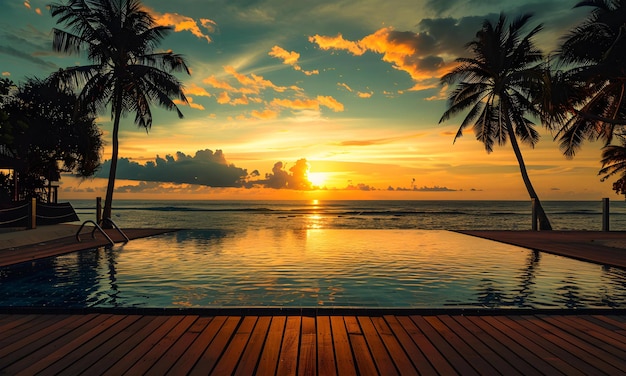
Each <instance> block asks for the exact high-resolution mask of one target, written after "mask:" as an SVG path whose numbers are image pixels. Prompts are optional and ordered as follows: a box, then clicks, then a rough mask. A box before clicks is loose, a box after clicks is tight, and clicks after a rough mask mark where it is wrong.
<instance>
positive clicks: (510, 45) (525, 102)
mask: <svg viewBox="0 0 626 376" xmlns="http://www.w3.org/2000/svg"><path fill="white" fill-rule="evenodd" d="M530 17H531V16H530V15H529V14H526V15H523V16H521V17H519V18H517V19H516V20H514V21H513V22H511V23H510V24H509V25H508V27H507V20H506V17H505V16H504V15H500V18H499V19H498V22H497V23H496V24H495V25H494V24H492V23H491V22H490V21H488V20H485V21H484V23H483V26H482V28H481V29H480V30H479V31H478V33H476V38H475V39H474V40H473V41H471V42H470V43H468V47H469V49H470V51H471V52H472V53H473V57H463V58H458V59H457V62H458V63H459V65H458V66H457V67H456V68H455V69H453V70H452V71H451V72H450V73H448V74H446V75H445V76H443V77H442V78H441V82H442V83H443V84H446V85H452V84H455V83H458V84H457V86H456V88H455V89H454V90H452V92H451V93H450V95H449V97H448V109H447V110H446V111H445V112H444V114H443V115H442V117H441V120H440V121H439V122H440V123H441V122H443V121H446V120H448V119H450V118H451V117H452V116H455V115H458V114H459V113H462V112H465V111H467V110H468V109H469V111H468V112H467V113H466V116H465V119H464V120H463V122H462V123H461V126H460V127H459V130H458V131H457V134H456V136H455V138H454V140H455V141H456V139H457V138H459V137H461V136H462V135H463V130H464V129H465V128H467V127H469V126H470V125H471V126H472V127H473V130H474V134H475V135H476V139H477V140H478V141H480V142H482V143H483V144H484V145H485V149H486V150H487V152H488V153H490V152H492V151H493V145H494V143H497V144H498V145H505V144H506V142H507V140H509V141H510V142H511V146H512V148H513V152H514V153H515V157H516V158H517V162H518V164H519V168H520V172H521V175H522V179H523V180H524V184H525V185H526V189H527V190H528V194H529V195H530V197H531V198H533V199H535V200H536V203H537V207H538V210H537V212H538V218H539V224H540V229H542V230H551V229H552V226H551V225H550V221H549V220H548V217H547V215H546V214H545V212H544V210H543V207H542V206H541V203H540V201H539V197H538V196H537V193H536V192H535V189H534V187H533V185H532V183H531V181H530V177H529V176H528V172H527V170H526V164H525V163H524V159H523V157H522V153H521V150H520V147H519V144H518V141H517V137H519V138H520V140H521V141H522V142H524V143H526V144H528V145H530V146H531V147H534V145H535V144H536V143H537V141H538V140H539V134H538V132H537V131H536V130H535V128H534V124H533V122H531V121H530V120H529V119H528V118H527V117H526V114H530V115H533V116H539V114H540V113H539V111H538V109H537V108H536V107H535V103H534V101H533V99H532V98H531V94H533V93H534V92H535V91H537V87H538V86H540V85H541V82H542V77H543V68H542V64H541V61H542V59H543V56H542V53H541V51H540V50H538V49H537V48H536V47H535V45H534V43H533V41H532V38H533V37H534V36H535V35H536V34H537V33H538V32H539V31H540V30H541V29H542V26H541V25H539V26H536V27H535V28H534V29H532V30H531V31H530V32H529V33H528V34H526V35H525V36H522V35H521V32H522V29H523V28H524V27H525V26H526V24H527V22H528V20H529V19H530Z"/></svg>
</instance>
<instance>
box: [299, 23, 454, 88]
mask: <svg viewBox="0 0 626 376" xmlns="http://www.w3.org/2000/svg"><path fill="white" fill-rule="evenodd" d="M309 41H310V42H311V43H315V44H317V45H318V46H319V48H321V49H322V50H330V49H333V50H346V51H348V52H350V53H351V54H353V55H355V56H360V55H363V54H364V53H365V52H366V51H372V52H375V53H377V54H381V55H382V60H383V61H385V62H387V63H390V64H391V65H392V66H393V67H394V68H395V69H397V70H401V71H404V72H406V73H408V74H409V76H410V77H411V79H412V80H413V81H414V82H416V85H415V86H414V87H412V88H411V89H409V90H423V89H426V88H432V87H435V86H436V85H437V83H438V81H439V77H441V76H443V75H444V74H445V73H447V72H448V71H450V69H452V68H453V67H454V66H455V65H456V63H453V62H452V63H446V62H445V61H444V59H443V58H442V57H440V56H438V55H436V54H434V53H433V45H434V42H433V40H432V38H431V37H430V36H429V35H428V34H424V33H413V32H398V31H395V30H393V28H391V27H385V28H382V29H379V30H377V31H376V32H375V33H373V34H370V35H367V36H366V37H364V38H363V39H361V40H359V41H356V42H355V41H349V40H346V39H344V38H343V36H342V35H341V34H338V35H337V36H336V37H327V36H320V35H315V36H312V37H309Z"/></svg>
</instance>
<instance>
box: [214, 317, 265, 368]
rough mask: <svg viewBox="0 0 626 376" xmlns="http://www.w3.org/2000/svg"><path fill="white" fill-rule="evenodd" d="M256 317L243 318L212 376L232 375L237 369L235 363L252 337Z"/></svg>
mask: <svg viewBox="0 0 626 376" xmlns="http://www.w3.org/2000/svg"><path fill="white" fill-rule="evenodd" d="M257 319H258V317H257V316H246V317H244V318H243V321H242V322H241V325H239V328H237V332H236V333H235V335H234V336H233V338H232V340H231V341H230V343H229V344H228V347H227V348H226V350H225V351H224V354H223V355H222V357H221V358H220V361H219V362H218V363H217V365H216V366H215V368H213V371H212V372H211V374H212V375H218V376H219V375H232V374H233V372H234V371H235V368H236V367H237V363H238V362H239V359H240V358H241V355H242V354H243V351H244V349H245V348H246V345H247V344H248V340H249V339H250V336H251V335H252V330H253V329H254V326H255V324H256V322H257Z"/></svg>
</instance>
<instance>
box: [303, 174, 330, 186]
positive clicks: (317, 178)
mask: <svg viewBox="0 0 626 376" xmlns="http://www.w3.org/2000/svg"><path fill="white" fill-rule="evenodd" d="M308 179H309V181H310V182H311V184H313V186H315V187H323V186H324V184H325V183H326V179H328V173H327V172H309V174H308Z"/></svg>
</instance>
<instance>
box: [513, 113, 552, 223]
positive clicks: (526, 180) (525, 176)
mask: <svg viewBox="0 0 626 376" xmlns="http://www.w3.org/2000/svg"><path fill="white" fill-rule="evenodd" d="M507 125H508V126H507V128H508V132H509V138H510V139H511V146H512V147H513V152H514V153H515V158H517V163H518V164H519V169H520V172H521V174H522V180H524V185H526V190H527V191H528V195H530V198H531V199H533V198H534V199H535V202H536V205H537V217H538V219H539V229H540V230H552V225H550V221H549V220H548V216H547V215H546V212H545V211H543V206H541V201H539V197H537V192H535V188H533V185H532V183H531V182H530V177H529V176H528V171H526V164H525V163H524V158H523V157H522V152H521V150H520V148H519V144H518V143H517V138H516V137H515V132H513V127H512V125H511V124H510V123H509V124H507Z"/></svg>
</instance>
